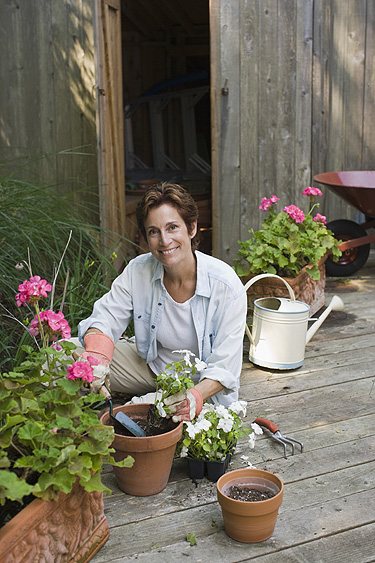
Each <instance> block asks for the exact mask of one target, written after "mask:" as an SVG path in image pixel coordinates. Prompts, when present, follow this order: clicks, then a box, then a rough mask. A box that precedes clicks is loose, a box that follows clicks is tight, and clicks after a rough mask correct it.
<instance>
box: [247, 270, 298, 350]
mask: <svg viewBox="0 0 375 563" xmlns="http://www.w3.org/2000/svg"><path fill="white" fill-rule="evenodd" d="M263 278H278V279H279V280H281V281H282V282H284V284H285V285H286V288H287V290H288V291H289V296H290V299H291V300H292V301H295V300H296V297H295V295H294V291H293V289H292V288H291V286H290V285H289V284H288V282H287V281H286V280H284V278H282V277H280V276H276V274H259V276H255V277H254V278H252V279H251V280H249V281H248V282H246V284H245V291H246V292H247V290H248V289H249V287H251V286H252V285H253V284H254V283H256V282H257V281H259V280H262V279H263ZM245 331H246V334H247V336H248V338H249V340H250V342H251V344H252V345H253V346H254V340H253V337H252V336H251V332H250V329H249V327H248V326H247V324H246V325H245Z"/></svg>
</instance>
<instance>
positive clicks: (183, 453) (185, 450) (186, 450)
mask: <svg viewBox="0 0 375 563" xmlns="http://www.w3.org/2000/svg"><path fill="white" fill-rule="evenodd" d="M188 453H189V448H188V447H187V446H182V448H181V452H180V457H187V456H188Z"/></svg>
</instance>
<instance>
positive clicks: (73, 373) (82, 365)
mask: <svg viewBox="0 0 375 563" xmlns="http://www.w3.org/2000/svg"><path fill="white" fill-rule="evenodd" d="M67 371H68V373H67V378H68V379H82V380H83V381H87V382H88V383H92V382H93V380H94V372H93V370H92V367H91V365H90V363H89V362H88V361H87V362H86V361H78V362H74V364H72V365H71V366H69V367H68V370H67Z"/></svg>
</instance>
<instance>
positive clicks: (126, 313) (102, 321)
mask: <svg viewBox="0 0 375 563" xmlns="http://www.w3.org/2000/svg"><path fill="white" fill-rule="evenodd" d="M132 317H133V303H132V297H131V292H130V280H129V276H128V271H127V268H125V270H124V271H123V273H122V274H120V275H119V276H118V277H117V278H116V279H115V281H114V282H113V284H112V287H111V289H110V291H109V292H108V293H106V294H105V295H103V297H101V298H100V299H98V301H96V303H95V305H94V308H93V312H92V314H91V315H90V316H89V317H88V318H87V319H85V320H84V321H81V322H80V323H79V325H78V338H79V340H80V342H81V344H82V345H83V336H84V335H85V333H86V332H87V330H88V329H89V328H98V329H99V330H101V331H102V332H103V333H104V334H106V335H107V336H109V337H110V338H111V339H112V340H113V342H114V343H115V344H116V342H117V341H118V339H119V338H120V336H121V335H122V334H123V332H124V331H125V330H126V328H127V326H128V324H129V322H130V320H131V319H132Z"/></svg>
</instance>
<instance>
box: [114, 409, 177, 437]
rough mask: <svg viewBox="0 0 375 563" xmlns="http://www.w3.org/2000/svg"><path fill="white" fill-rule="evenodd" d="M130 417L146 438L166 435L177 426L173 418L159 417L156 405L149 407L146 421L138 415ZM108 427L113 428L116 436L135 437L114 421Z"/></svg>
mask: <svg viewBox="0 0 375 563" xmlns="http://www.w3.org/2000/svg"><path fill="white" fill-rule="evenodd" d="M128 416H129V418H131V419H132V420H133V421H134V422H135V423H136V424H138V426H140V427H141V428H142V430H144V431H145V433H146V436H159V435H160V434H165V433H166V432H169V431H170V430H173V429H174V428H176V426H177V424H176V423H175V422H173V420H172V419H171V418H162V417H160V416H158V414H157V410H156V407H155V405H150V406H149V409H148V413H147V418H146V419H145V418H144V417H140V416H138V415H137V414H131V413H130V414H129V415H128ZM108 425H110V426H113V427H114V429H115V432H116V434H119V435H120V436H133V434H132V433H131V432H130V431H129V430H128V429H127V428H125V426H123V425H122V424H120V423H119V422H116V421H115V420H113V419H110V420H109V421H108Z"/></svg>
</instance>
